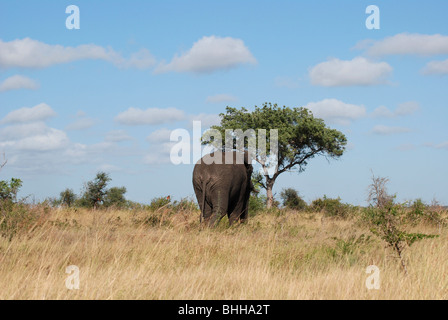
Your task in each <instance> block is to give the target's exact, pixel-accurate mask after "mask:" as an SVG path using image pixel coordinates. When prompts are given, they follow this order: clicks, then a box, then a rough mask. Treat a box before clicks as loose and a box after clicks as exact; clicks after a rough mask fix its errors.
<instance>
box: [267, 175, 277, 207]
mask: <svg viewBox="0 0 448 320" xmlns="http://www.w3.org/2000/svg"><path fill="white" fill-rule="evenodd" d="M274 182H275V180H269V181H268V182H267V183H266V198H267V199H266V208H267V209H270V208H272V206H273V205H274V194H273V193H272V188H273V187H274Z"/></svg>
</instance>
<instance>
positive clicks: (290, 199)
mask: <svg viewBox="0 0 448 320" xmlns="http://www.w3.org/2000/svg"><path fill="white" fill-rule="evenodd" d="M280 198H281V199H282V200H283V206H284V207H286V208H289V209H294V210H305V209H306V208H307V207H308V205H307V203H306V202H305V200H303V199H302V198H301V197H300V196H299V194H298V193H297V191H296V190H294V189H292V188H287V189H283V190H282V192H281V193H280Z"/></svg>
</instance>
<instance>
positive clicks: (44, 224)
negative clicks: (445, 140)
mask: <svg viewBox="0 0 448 320" xmlns="http://www.w3.org/2000/svg"><path fill="white" fill-rule="evenodd" d="M26 210H27V211H26V212H27V213H26V214H32V217H28V216H26V214H25V213H24V212H25V211H24V212H22V216H21V218H20V219H18V220H17V221H16V222H15V223H12V224H9V225H8V226H9V229H7V228H6V225H5V224H4V222H5V221H4V219H5V218H3V222H2V223H3V225H2V226H3V229H2V236H1V237H0V299H447V298H448V254H447V252H448V229H447V228H446V227H445V226H444V225H441V224H431V223H426V222H420V223H418V224H417V225H414V226H413V227H412V228H415V229H418V231H419V232H425V233H428V234H437V235H439V237H437V238H431V239H424V240H422V241H418V242H416V243H415V244H413V245H412V246H411V247H408V248H407V249H406V250H404V259H405V261H406V264H407V269H408V274H407V275H406V274H405V273H404V272H403V270H402V268H401V266H400V263H399V262H398V260H397V258H396V256H395V255H394V253H393V252H392V251H391V250H390V249H389V248H386V247H385V244H384V242H383V241H382V240H381V239H380V238H378V237H376V236H374V235H373V234H372V233H371V232H370V230H369V227H368V226H367V225H365V224H364V223H363V221H362V219H359V218H358V217H357V216H353V217H348V218H344V219H341V218H335V217H327V216H325V215H324V213H321V212H317V213H316V212H314V213H310V212H297V211H291V210H290V211H288V210H274V211H270V212H267V211H264V212H260V213H258V214H256V215H255V216H252V217H251V218H250V219H249V221H248V223H247V224H243V225H235V226H232V227H228V226H227V220H226V218H224V219H223V221H221V224H220V225H219V226H218V227H217V228H216V229H212V230H211V229H205V228H202V227H201V226H200V224H199V214H200V213H199V211H198V210H194V209H188V210H187V209H185V210H182V209H179V210H173V209H167V208H161V209H159V210H154V211H148V210H114V209H108V210H88V209H73V208H67V209H55V208H51V207H46V206H42V205H40V206H35V207H33V208H27V209H26ZM18 214H20V212H19V213H16V215H18ZM11 228H14V230H13V229H11ZM70 265H76V266H77V267H78V268H79V289H78V290H76V289H75V290H69V289H67V287H66V279H67V277H69V274H68V273H66V268H67V267H68V266H70ZM369 265H376V266H377V267H378V268H379V270H380V288H379V289H371V290H369V289H367V287H366V279H367V277H368V276H369V274H367V273H366V268H367V266H369Z"/></svg>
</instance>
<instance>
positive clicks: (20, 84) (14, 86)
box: [0, 75, 39, 92]
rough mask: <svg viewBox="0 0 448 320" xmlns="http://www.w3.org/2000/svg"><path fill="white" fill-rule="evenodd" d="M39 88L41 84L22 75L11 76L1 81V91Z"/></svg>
mask: <svg viewBox="0 0 448 320" xmlns="http://www.w3.org/2000/svg"><path fill="white" fill-rule="evenodd" d="M38 88H39V84H38V83H37V82H36V81H34V80H33V79H30V78H28V77H25V76H21V75H14V76H11V77H9V78H6V79H5V80H4V81H3V82H2V83H0V92H5V91H10V90H18V89H28V90H36V89H38Z"/></svg>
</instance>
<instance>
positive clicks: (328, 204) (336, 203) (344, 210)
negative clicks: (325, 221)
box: [311, 195, 353, 218]
mask: <svg viewBox="0 0 448 320" xmlns="http://www.w3.org/2000/svg"><path fill="white" fill-rule="evenodd" d="M352 209H353V208H352V207H351V206H350V205H349V204H345V203H342V202H341V198H339V197H338V198H337V199H331V198H327V196H325V195H324V197H323V198H319V199H316V200H314V201H313V202H312V203H311V210H312V211H315V212H318V211H324V212H325V215H327V216H330V217H339V218H347V217H348V216H349V215H350V213H351V212H353V210H352Z"/></svg>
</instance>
